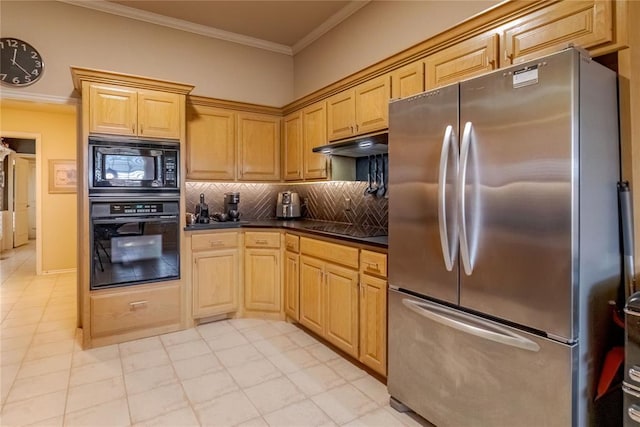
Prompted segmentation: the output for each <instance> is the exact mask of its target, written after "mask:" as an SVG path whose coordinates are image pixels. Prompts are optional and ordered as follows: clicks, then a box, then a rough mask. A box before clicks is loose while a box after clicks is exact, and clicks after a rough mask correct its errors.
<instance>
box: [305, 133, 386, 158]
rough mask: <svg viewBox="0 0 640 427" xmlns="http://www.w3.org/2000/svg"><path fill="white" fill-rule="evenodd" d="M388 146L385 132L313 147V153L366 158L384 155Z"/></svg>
mask: <svg viewBox="0 0 640 427" xmlns="http://www.w3.org/2000/svg"><path fill="white" fill-rule="evenodd" d="M388 146H389V133H388V132H387V131H386V130H385V131H384V132H378V133H374V134H368V135H359V136H357V137H354V138H350V139H347V140H342V141H338V142H334V143H331V144H327V145H322V146H320V147H315V148H314V149H313V152H314V153H323V154H329V155H332V156H344V157H366V156H372V155H374V154H386V153H387V151H388V150H387V148H388Z"/></svg>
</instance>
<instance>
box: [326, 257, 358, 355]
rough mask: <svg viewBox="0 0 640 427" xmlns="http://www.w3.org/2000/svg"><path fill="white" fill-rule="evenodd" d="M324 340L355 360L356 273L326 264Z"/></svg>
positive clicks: (356, 349)
mask: <svg viewBox="0 0 640 427" xmlns="http://www.w3.org/2000/svg"><path fill="white" fill-rule="evenodd" d="M325 273H326V274H325V282H326V283H325V287H326V299H325V313H326V314H325V315H326V323H325V335H324V336H325V338H326V339H327V341H329V342H331V343H332V344H334V345H335V346H336V347H338V348H340V349H341V350H343V351H344V352H346V353H348V354H350V355H351V356H353V357H356V358H357V357H358V329H359V319H358V272H357V271H355V270H351V269H348V268H344V267H338V266H337V265H333V264H326V265H325Z"/></svg>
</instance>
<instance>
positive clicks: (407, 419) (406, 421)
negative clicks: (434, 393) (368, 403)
mask: <svg viewBox="0 0 640 427" xmlns="http://www.w3.org/2000/svg"><path fill="white" fill-rule="evenodd" d="M384 410H385V411H387V412H389V413H390V414H391V415H392V416H393V417H394V418H396V419H397V420H399V422H400V424H401V425H402V426H406V427H435V426H434V425H433V424H431V423H430V422H429V421H427V420H425V419H424V418H422V417H421V416H420V415H418V414H416V413H414V412H398V411H396V410H395V409H393V408H392V407H390V406H389V405H388V404H387V405H386V406H385V407H384Z"/></svg>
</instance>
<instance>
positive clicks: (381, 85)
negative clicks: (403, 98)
mask: <svg viewBox="0 0 640 427" xmlns="http://www.w3.org/2000/svg"><path fill="white" fill-rule="evenodd" d="M390 97H391V81H390V76H389V75H387V74H385V75H383V76H379V77H376V78H373V79H371V80H369V81H367V82H364V83H361V84H359V85H358V86H356V87H355V88H354V89H349V90H345V91H343V92H340V93H338V94H336V95H334V96H332V97H331V98H329V99H328V101H327V135H328V139H329V140H330V141H335V140H339V139H343V138H348V137H350V136H354V135H360V134H365V133H369V132H373V131H377V130H382V129H385V128H387V127H388V126H389V108H388V103H389V98H390Z"/></svg>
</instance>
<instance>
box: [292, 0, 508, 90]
mask: <svg viewBox="0 0 640 427" xmlns="http://www.w3.org/2000/svg"><path fill="white" fill-rule="evenodd" d="M498 3H500V2H499V1H496V0H460V1H458V0H448V1H437V0H436V1H406V0H405V1H378V0H376V1H372V2H370V3H369V4H368V5H366V6H365V7H363V8H362V9H360V10H359V11H358V12H357V13H355V14H354V15H352V16H350V17H349V18H348V19H346V20H345V21H343V22H342V23H341V24H340V25H338V26H337V27H335V28H334V29H333V30H331V31H330V32H328V33H327V34H325V35H324V36H323V37H321V38H320V39H318V40H316V41H315V42H314V43H313V44H311V45H309V46H307V47H306V48H305V49H304V50H302V51H301V52H299V53H298V54H297V55H296V56H295V59H294V70H295V74H294V89H293V94H294V98H296V99H297V98H301V97H303V96H305V95H308V94H309V93H311V92H313V91H315V90H318V89H321V88H322V87H324V86H327V85H329V84H331V83H333V82H335V81H338V80H340V79H342V78H344V77H346V76H348V75H350V74H353V73H355V72H357V71H360V70H362V69H363V68H366V67H368V66H370V65H373V64H375V63H376V62H379V61H381V60H383V59H385V58H388V57H390V56H392V55H394V54H396V53H398V52H400V51H402V50H404V49H407V48H409V47H411V46H413V45H415V44H417V43H420V42H422V41H424V40H426V39H428V38H430V37H432V36H434V35H436V34H438V33H440V32H442V31H445V30H446V29H448V28H450V27H452V26H454V25H456V24H458V23H460V22H462V21H464V20H466V19H467V18H470V17H471V16H473V15H476V14H478V13H480V12H482V11H484V10H486V9H488V8H490V7H492V6H494V5H496V4H498Z"/></svg>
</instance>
